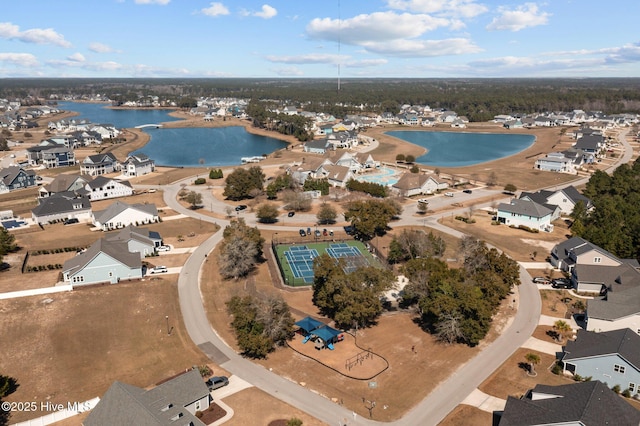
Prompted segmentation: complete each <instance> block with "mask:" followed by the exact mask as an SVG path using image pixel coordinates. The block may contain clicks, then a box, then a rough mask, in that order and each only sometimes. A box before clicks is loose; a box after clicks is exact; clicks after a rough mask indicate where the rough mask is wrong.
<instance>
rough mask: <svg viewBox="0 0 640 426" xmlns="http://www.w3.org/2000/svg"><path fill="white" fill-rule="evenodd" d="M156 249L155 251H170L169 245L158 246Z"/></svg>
mask: <svg viewBox="0 0 640 426" xmlns="http://www.w3.org/2000/svg"><path fill="white" fill-rule="evenodd" d="M156 250H157V251H171V247H169V246H160V247H158V248H157V249H156Z"/></svg>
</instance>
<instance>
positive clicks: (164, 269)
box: [149, 266, 169, 274]
mask: <svg viewBox="0 0 640 426" xmlns="http://www.w3.org/2000/svg"><path fill="white" fill-rule="evenodd" d="M163 272H169V270H168V269H167V267H166V266H155V267H153V268H151V271H150V272H149V273H151V274H161V273H163Z"/></svg>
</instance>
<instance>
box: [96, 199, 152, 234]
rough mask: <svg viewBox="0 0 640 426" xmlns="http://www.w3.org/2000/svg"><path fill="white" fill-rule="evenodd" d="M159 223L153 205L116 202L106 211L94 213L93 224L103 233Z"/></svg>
mask: <svg viewBox="0 0 640 426" xmlns="http://www.w3.org/2000/svg"><path fill="white" fill-rule="evenodd" d="M158 221H159V217H158V209H157V208H156V205H155V204H127V203H123V202H122V201H116V202H115V203H113V204H111V205H110V206H109V207H108V208H107V209H106V210H101V211H97V212H94V214H93V224H94V226H96V227H98V228H101V229H102V230H103V231H109V230H112V229H120V228H124V227H125V226H128V225H141V224H145V225H146V224H149V223H155V222H158Z"/></svg>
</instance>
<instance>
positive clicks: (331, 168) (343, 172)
mask: <svg viewBox="0 0 640 426" xmlns="http://www.w3.org/2000/svg"><path fill="white" fill-rule="evenodd" d="M316 177H320V178H327V180H328V181H329V184H330V185H331V186H337V187H339V188H344V187H345V186H347V182H348V181H349V180H350V179H352V178H353V172H352V171H351V170H350V169H349V168H348V167H344V166H336V165H333V164H325V165H323V166H322V167H321V170H320V172H319V173H316Z"/></svg>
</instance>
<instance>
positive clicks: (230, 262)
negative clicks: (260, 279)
mask: <svg viewBox="0 0 640 426" xmlns="http://www.w3.org/2000/svg"><path fill="white" fill-rule="evenodd" d="M257 254H258V251H257V249H256V246H255V243H253V242H252V241H251V240H248V239H246V238H243V237H241V236H239V235H233V236H231V237H230V238H229V240H228V241H226V242H225V244H224V245H223V246H222V250H221V253H220V259H219V265H220V274H222V276H223V277H225V278H234V279H238V278H239V277H243V276H245V275H247V274H248V273H249V272H250V271H251V270H252V269H253V267H254V265H255V263H256V256H257Z"/></svg>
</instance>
